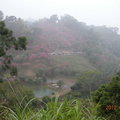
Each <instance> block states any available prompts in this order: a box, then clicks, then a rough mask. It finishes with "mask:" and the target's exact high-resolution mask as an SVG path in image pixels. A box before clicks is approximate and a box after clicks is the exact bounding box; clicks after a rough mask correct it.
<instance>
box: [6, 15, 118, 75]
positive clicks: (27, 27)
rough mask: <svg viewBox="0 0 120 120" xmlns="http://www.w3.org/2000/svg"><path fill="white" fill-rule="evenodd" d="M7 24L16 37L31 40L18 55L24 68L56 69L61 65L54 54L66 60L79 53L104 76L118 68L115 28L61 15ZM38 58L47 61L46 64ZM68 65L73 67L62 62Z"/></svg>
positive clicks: (11, 19)
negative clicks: (87, 23)
mask: <svg viewBox="0 0 120 120" xmlns="http://www.w3.org/2000/svg"><path fill="white" fill-rule="evenodd" d="M5 23H6V25H7V27H8V28H9V29H12V30H13V32H14V35H15V36H16V37H19V36H26V37H27V38H28V46H27V48H28V50H27V51H26V52H24V54H22V55H20V53H19V55H20V56H16V59H17V60H18V61H19V62H20V63H21V64H23V66H25V65H26V66H28V67H29V66H31V64H33V63H34V65H32V67H31V68H32V69H33V68H35V69H36V68H37V67H38V68H40V67H41V66H42V67H46V66H47V67H50V66H51V65H52V66H54V67H56V66H57V64H59V63H56V62H55V61H54V60H56V59H54V58H56V57H54V58H52V57H51V56H52V55H54V54H55V56H58V55H59V56H62V55H63V54H65V55H64V57H67V55H68V54H72V55H73V54H77V55H78V56H79V57H82V58H83V59H86V61H87V62H88V63H87V64H89V66H91V68H94V69H97V70H98V71H99V72H104V74H107V75H110V74H111V75H112V74H113V73H114V72H116V71H117V70H118V69H119V68H118V66H119V64H120V53H119V50H120V47H119V45H120V35H119V34H118V28H116V27H113V28H108V27H106V26H92V25H91V26H88V25H86V24H85V23H83V22H79V21H78V20H77V19H75V18H74V17H72V16H70V15H64V16H61V18H58V16H57V15H52V16H51V17H50V18H43V19H39V20H36V21H34V22H30V21H24V20H23V19H21V18H16V17H15V16H7V17H5ZM39 58H43V59H46V62H45V61H44V62H43V61H42V60H40V59H39ZM76 59H77V58H76ZM31 61H32V63H31ZM53 61H54V62H53ZM36 63H37V66H36ZM38 63H39V64H38ZM55 63H56V64H55ZM16 64H17V63H16ZM65 64H67V65H69V66H71V64H73V63H71V64H70V63H67V61H66V62H62V63H60V65H61V66H62V65H65ZM74 64H75V63H74ZM76 64H77V63H76ZM81 64H82V63H81ZM60 65H59V66H60ZM83 67H84V68H83V69H86V68H87V67H85V65H83ZM38 68H37V69H38Z"/></svg>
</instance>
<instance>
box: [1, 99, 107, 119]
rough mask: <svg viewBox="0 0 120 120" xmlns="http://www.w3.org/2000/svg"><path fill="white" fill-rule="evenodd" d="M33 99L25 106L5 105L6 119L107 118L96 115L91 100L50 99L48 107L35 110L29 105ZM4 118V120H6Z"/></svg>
mask: <svg viewBox="0 0 120 120" xmlns="http://www.w3.org/2000/svg"><path fill="white" fill-rule="evenodd" d="M33 100H34V99H31V100H30V101H29V102H28V103H27V104H26V105H25V107H24V108H22V109H21V108H20V107H17V106H16V108H15V110H12V109H10V108H6V107H4V109H5V111H7V114H6V116H5V118H4V119H5V120H105V118H102V117H97V116H96V107H97V106H95V105H94V104H93V103H92V102H91V101H89V100H88V101H87V104H88V105H85V104H83V102H82V101H81V100H69V101H68V100H63V101H61V102H60V101H58V97H57V98H56V99H55V101H52V100H51V101H50V102H49V103H47V104H46V108H40V109H39V110H38V111H34V110H33V109H31V108H30V107H29V104H30V103H31V102H32V101H33ZM4 119H3V120H4Z"/></svg>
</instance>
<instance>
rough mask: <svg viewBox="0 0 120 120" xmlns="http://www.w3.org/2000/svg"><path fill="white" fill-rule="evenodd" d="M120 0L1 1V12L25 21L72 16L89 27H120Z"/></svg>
mask: <svg viewBox="0 0 120 120" xmlns="http://www.w3.org/2000/svg"><path fill="white" fill-rule="evenodd" d="M119 6H120V0H0V10H1V11H3V13H4V14H5V16H6V15H8V16H10V15H14V16H17V17H21V18H23V19H25V20H28V19H34V20H35V19H39V18H43V17H49V16H51V15H52V14H57V15H59V16H61V15H64V14H70V15H72V16H74V17H75V18H76V19H78V20H79V21H82V22H85V23H87V24H88V25H91V24H93V25H107V26H116V27H120V22H119V21H120V8H119Z"/></svg>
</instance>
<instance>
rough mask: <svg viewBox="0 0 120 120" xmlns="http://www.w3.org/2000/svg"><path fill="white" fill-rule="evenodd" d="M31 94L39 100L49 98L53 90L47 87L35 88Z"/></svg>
mask: <svg viewBox="0 0 120 120" xmlns="http://www.w3.org/2000/svg"><path fill="white" fill-rule="evenodd" d="M33 93H34V95H35V97H37V98H41V97H44V96H49V95H52V94H54V93H55V90H52V89H49V88H47V87H39V88H38V87H37V88H34V89H33Z"/></svg>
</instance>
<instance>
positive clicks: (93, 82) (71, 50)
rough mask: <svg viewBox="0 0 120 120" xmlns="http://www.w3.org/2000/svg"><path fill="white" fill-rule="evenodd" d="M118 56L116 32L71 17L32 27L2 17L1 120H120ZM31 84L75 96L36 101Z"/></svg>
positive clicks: (119, 37) (119, 44)
mask: <svg viewBox="0 0 120 120" xmlns="http://www.w3.org/2000/svg"><path fill="white" fill-rule="evenodd" d="M119 51H120V35H119V34H118V28H116V27H112V28H108V27H106V26H88V25H86V24H85V23H83V22H79V21H78V20H77V19H75V18H74V17H72V16H70V15H64V16H61V18H58V16H57V15H52V16H51V17H50V18H43V19H39V20H37V21H34V22H30V21H24V20H23V19H21V18H16V17H15V16H6V17H5V18H4V14H3V13H2V12H1V11H0V119H1V120H40V119H41V120H68V119H69V120H105V119H108V120H113V119H114V120H119V119H120V117H119V115H120V112H119V108H120V106H119V101H120V95H119V92H120V90H119V87H120V73H119V72H118V71H120V53H119ZM116 73H117V75H116V76H115V77H114V76H113V75H115V74H116ZM58 78H59V79H58ZM60 78H64V79H62V80H61V79H60ZM70 78H71V79H73V80H74V79H75V82H74V85H73V84H71V81H70ZM66 79H67V80H69V84H70V85H67V82H66ZM26 84H27V85H29V84H30V85H39V86H40V87H41V86H47V85H48V84H49V85H50V84H52V85H55V86H57V87H58V90H61V89H62V90H64V89H70V91H69V93H67V94H63V95H61V96H59V97H55V96H56V94H55V93H54V94H50V96H47V97H43V98H35V96H34V93H33V91H32V90H31V89H30V88H29V87H28V88H27V85H26ZM71 85H72V86H71ZM101 85H102V86H101ZM100 86H101V87H100ZM58 94H60V93H59V92H58ZM88 97H89V99H88Z"/></svg>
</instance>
